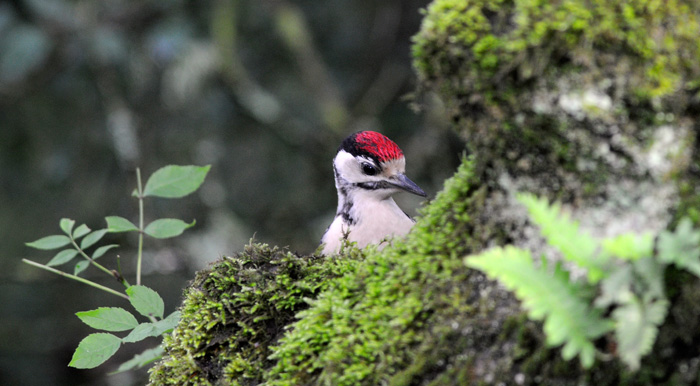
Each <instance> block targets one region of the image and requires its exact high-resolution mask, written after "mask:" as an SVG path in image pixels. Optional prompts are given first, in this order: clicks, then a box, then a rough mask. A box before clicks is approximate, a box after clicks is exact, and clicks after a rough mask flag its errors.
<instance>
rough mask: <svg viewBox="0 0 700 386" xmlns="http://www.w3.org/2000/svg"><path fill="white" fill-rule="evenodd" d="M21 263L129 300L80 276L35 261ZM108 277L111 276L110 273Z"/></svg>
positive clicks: (119, 293) (25, 260)
mask: <svg viewBox="0 0 700 386" xmlns="http://www.w3.org/2000/svg"><path fill="white" fill-rule="evenodd" d="M22 261H23V262H25V263H27V264H29V265H33V266H35V267H37V268H41V269H44V270H46V271H49V272H53V273H55V274H57V275H60V276H63V277H67V278H69V279H73V280H76V281H79V282H81V283H83V284H87V285H89V286H91V287H93V288H97V289H99V290H102V291H105V292H109V293H110V294H112V295H117V296H119V297H122V298H124V299H126V300H129V297H128V296H127V295H125V294H123V293H121V292H118V291H115V290H113V289H111V288H109V287H105V286H103V285H101V284H97V283H95V282H94V281H90V280H87V279H83V278H82V277H80V276H76V275H71V274H70V273H67V272H63V271H60V270H58V269H55V268H51V267H49V266H48V265H44V264H41V263H37V262H35V261H31V260H28V259H22ZM110 275H111V273H110Z"/></svg>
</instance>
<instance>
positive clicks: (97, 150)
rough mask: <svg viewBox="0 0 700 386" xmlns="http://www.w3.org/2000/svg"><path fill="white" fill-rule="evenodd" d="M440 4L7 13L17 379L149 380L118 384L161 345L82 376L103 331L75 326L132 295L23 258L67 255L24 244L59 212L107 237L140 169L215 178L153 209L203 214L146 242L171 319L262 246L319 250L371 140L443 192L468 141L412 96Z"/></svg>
mask: <svg viewBox="0 0 700 386" xmlns="http://www.w3.org/2000/svg"><path fill="white" fill-rule="evenodd" d="M426 3H427V1H424V0H410V1H405V0H389V1H369V0H364V1H347V0H346V1H343V0H330V1H324V2H320V3H319V2H311V1H308V0H307V1H295V2H291V1H279V0H277V1H275V0H263V1H250V0H219V1H187V0H142V1H126V0H107V1H99V2H90V1H83V2H78V1H71V0H52V1H44V0H13V1H5V2H1V3H0V234H1V235H2V242H1V243H0V304H1V305H2V306H1V308H0V384H26V385H48V384H52V385H62V384H70V385H78V384H86V385H87V384H90V385H100V384H105V385H115V384H119V385H121V384H131V383H143V382H144V378H143V374H135V375H134V374H127V375H116V376H111V377H105V376H104V374H105V373H106V372H107V371H109V370H113V369H114V368H115V366H116V364H117V363H119V362H120V361H123V360H125V359H128V358H130V357H131V355H133V354H134V353H136V352H139V351H141V350H142V349H144V348H147V347H148V344H150V345H151V346H153V345H155V344H156V341H155V340H153V341H152V342H149V343H148V344H146V345H143V346H138V345H127V346H125V348H124V349H123V350H122V352H120V354H118V355H117V358H116V360H115V361H113V362H109V363H108V364H107V365H106V366H103V368H98V369H96V370H90V371H82V370H73V369H70V368H68V367H66V366H67V363H68V362H69V361H70V358H71V355H72V352H73V350H74V349H75V347H76V346H77V344H78V342H79V341H80V339H82V337H83V336H85V335H87V334H88V333H89V332H91V331H90V329H89V328H88V327H87V326H84V325H82V324H81V322H80V321H79V320H78V319H77V318H76V317H75V316H74V315H73V314H74V313H75V312H77V311H84V310H87V309H91V308H95V307H97V306H124V304H121V303H120V302H121V300H117V299H111V298H109V295H105V294H103V293H98V292H97V291H95V290H92V289H90V288H88V287H85V286H83V285H81V284H78V283H74V282H71V281H68V280H65V279H61V278H58V277H54V276H52V275H49V274H47V273H44V272H40V271H38V270H36V269H34V268H31V267H29V266H26V265H23V264H21V263H20V260H21V258H22V257H27V258H31V259H33V260H37V261H40V262H44V263H45V262H47V261H48V260H49V259H50V258H51V254H50V253H40V252H38V251H34V250H30V249H29V248H27V247H25V246H24V242H27V241H32V240H35V239H37V238H39V237H42V236H45V235H48V234H54V233H57V232H59V229H58V220H59V219H60V218H61V217H70V218H73V219H75V220H77V221H78V222H79V223H87V224H88V225H89V226H90V227H91V228H93V229H98V228H101V227H103V226H104V220H103V217H104V216H107V215H120V216H124V217H127V218H131V219H135V217H136V216H137V208H136V201H135V200H134V199H133V198H132V197H130V193H131V191H132V190H133V188H134V186H135V173H134V170H135V168H136V167H140V168H141V170H142V172H143V174H144V175H145V176H148V175H150V174H151V173H152V172H153V171H155V170H156V169H158V168H159V167H161V166H164V165H167V164H200V165H201V164H211V165H212V171H211V172H210V175H209V177H208V178H207V181H206V183H205V184H204V186H203V187H202V189H201V190H200V191H199V192H198V193H197V194H195V195H193V196H191V197H188V198H186V199H184V200H179V201H168V200H150V201H147V203H146V217H147V221H148V219H153V218H158V217H177V218H182V219H185V220H187V221H190V220H191V219H193V218H196V219H197V226H196V227H195V228H194V229H191V230H189V231H188V232H187V233H186V235H185V236H184V237H182V238H180V239H179V240H176V241H174V242H151V243H150V244H148V245H147V250H146V254H145V256H146V260H145V272H146V274H147V276H146V277H145V279H144V282H145V284H146V285H149V286H151V287H153V288H155V289H157V290H158V291H160V292H161V293H162V294H163V295H164V297H165V298H166V311H167V312H170V311H171V310H172V309H174V308H175V307H176V306H177V305H178V304H179V301H180V295H181V291H182V288H183V287H184V285H185V283H186V282H187V281H188V280H190V279H192V278H193V277H194V272H195V271H196V270H197V269H200V268H202V267H204V266H205V265H206V264H207V263H208V262H211V261H213V260H215V259H216V258H218V257H219V256H220V255H223V254H230V253H232V252H234V251H238V250H240V249H242V246H243V245H244V244H245V243H247V242H248V240H249V239H250V238H251V237H253V236H255V238H256V239H258V240H261V241H264V242H269V243H271V244H277V245H281V246H285V245H288V246H290V247H291V249H293V250H297V251H300V252H309V251H312V250H314V249H315V248H316V246H317V244H318V240H319V239H320V237H321V235H322V233H323V230H324V229H325V227H326V226H327V224H328V223H329V222H330V220H331V218H332V216H333V214H334V212H335V205H336V202H335V200H336V197H335V189H334V187H333V182H332V172H331V168H330V161H331V159H332V157H333V155H334V152H335V149H336V147H337V145H338V143H339V142H340V141H341V140H342V138H344V137H345V136H346V135H347V134H349V133H351V132H353V131H356V130H362V129H370V130H378V131H382V132H384V133H385V134H387V135H388V136H390V137H391V138H392V139H394V140H395V141H396V142H397V143H398V144H399V145H400V146H401V147H402V148H403V150H404V152H405V153H406V155H407V158H408V174H409V175H410V176H411V177H412V178H414V180H415V181H416V182H418V183H419V184H420V185H421V186H423V187H424V188H425V190H426V191H428V192H429V193H430V194H434V193H435V191H436V190H438V189H439V187H440V185H441V183H442V181H443V180H444V179H445V178H446V177H448V176H449V175H451V174H452V173H453V171H454V169H455V165H456V164H457V162H458V155H459V153H460V151H461V150H460V149H461V147H462V146H461V144H460V143H459V141H458V140H456V139H455V138H454V137H452V136H451V135H450V134H449V132H448V131H447V130H443V128H444V127H445V125H446V124H445V122H444V121H443V119H442V118H441V117H442V116H443V114H442V111H441V109H440V104H439V102H437V101H435V100H434V99H433V98H431V97H430V96H429V95H428V96H423V97H421V99H420V100H418V101H415V100H413V101H414V102H418V103H420V104H421V105H422V106H424V107H425V109H424V110H423V111H422V112H421V113H416V112H415V111H413V110H412V109H411V108H410V105H411V103H412V102H411V101H410V98H407V97H408V96H410V94H412V92H413V90H414V88H415V77H414V75H413V72H412V69H411V58H410V44H411V36H412V35H413V34H415V33H416V31H417V30H418V27H419V23H420V20H421V15H420V13H419V9H420V8H421V7H424V6H425V5H426ZM400 200H401V201H403V203H402V204H403V206H404V207H405V208H407V210H408V211H409V212H412V209H411V208H415V207H417V206H418V205H419V200H417V199H415V198H411V197H400ZM108 241H110V242H117V243H120V244H121V245H122V248H121V249H119V251H118V252H115V253H110V254H108V255H107V256H105V257H104V258H103V259H105V261H108V262H109V264H108V266H110V267H115V266H116V263H115V260H116V259H115V255H116V254H119V255H120V256H121V257H122V259H121V260H122V269H123V270H124V271H125V273H126V274H127V275H129V274H130V273H131V270H132V269H133V266H134V262H133V248H134V240H133V239H131V238H119V237H111V239H109V240H108ZM107 259H109V260H107ZM66 269H67V270H72V267H67V268H66ZM85 274H86V275H87V276H90V277H95V279H96V280H100V279H98V277H99V276H98V274H97V272H96V271H91V270H88V271H87V272H86V273H85ZM102 282H103V283H105V284H107V285H115V286H116V283H112V282H110V281H109V280H107V279H106V280H104V281H102ZM132 346H133V347H132Z"/></svg>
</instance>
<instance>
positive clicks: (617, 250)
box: [602, 232, 654, 260]
mask: <svg viewBox="0 0 700 386" xmlns="http://www.w3.org/2000/svg"><path fill="white" fill-rule="evenodd" d="M602 244H603V251H604V252H606V253H608V254H610V255H612V256H615V257H618V258H620V259H623V260H637V259H641V258H643V257H649V256H651V255H652V254H653V253H654V236H653V234H652V233H651V232H646V233H642V234H636V233H624V234H621V235H619V236H616V237H612V238H609V239H605V240H603V243H602Z"/></svg>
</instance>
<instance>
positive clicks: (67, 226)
mask: <svg viewBox="0 0 700 386" xmlns="http://www.w3.org/2000/svg"><path fill="white" fill-rule="evenodd" d="M58 224H59V226H60V227H61V230H62V231H63V233H65V234H67V235H70V232H71V231H72V230H73V225H75V221H74V220H71V219H69V218H62V219H61V221H60V222H59V223H58Z"/></svg>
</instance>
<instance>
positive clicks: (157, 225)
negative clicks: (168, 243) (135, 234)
mask: <svg viewBox="0 0 700 386" xmlns="http://www.w3.org/2000/svg"><path fill="white" fill-rule="evenodd" d="M195 223H196V221H194V220H192V222H191V223H189V224H188V223H186V222H184V221H182V220H178V219H175V218H161V219H159V220H155V221H153V222H152V223H150V224H148V225H147V226H146V229H144V232H145V233H146V234H147V235H149V236H151V237H155V238H157V239H167V238H170V237H175V236H179V235H181V234H182V232H184V231H185V229H187V228H190V227H192V226H194V224H195Z"/></svg>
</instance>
